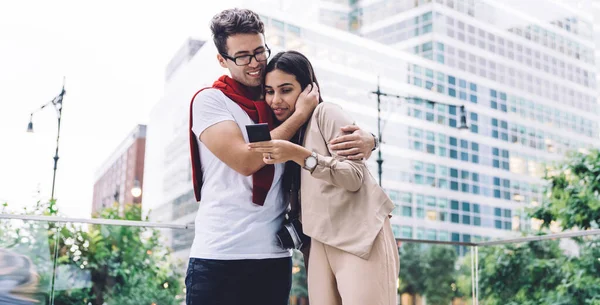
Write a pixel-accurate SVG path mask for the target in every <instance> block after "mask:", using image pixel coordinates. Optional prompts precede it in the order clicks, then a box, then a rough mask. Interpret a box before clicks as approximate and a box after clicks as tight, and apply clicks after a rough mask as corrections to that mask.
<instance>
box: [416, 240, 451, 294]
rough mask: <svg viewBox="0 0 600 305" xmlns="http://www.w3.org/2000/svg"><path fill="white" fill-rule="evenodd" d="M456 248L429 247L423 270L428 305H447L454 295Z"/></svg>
mask: <svg viewBox="0 0 600 305" xmlns="http://www.w3.org/2000/svg"><path fill="white" fill-rule="evenodd" d="M456 258H457V255H456V250H455V249H454V248H451V247H446V246H432V247H429V251H428V252H427V255H426V258H425V261H426V266H425V270H424V274H425V279H424V293H425V295H426V296H427V304H428V305H447V304H449V303H450V302H451V301H452V298H453V297H454V296H455V289H456V288H455V286H456V269H455V268H454V265H455V264H456Z"/></svg>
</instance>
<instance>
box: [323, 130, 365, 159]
mask: <svg viewBox="0 0 600 305" xmlns="http://www.w3.org/2000/svg"><path fill="white" fill-rule="evenodd" d="M342 132H344V133H346V134H345V135H343V136H339V137H337V138H335V139H333V140H331V142H330V143H329V144H330V145H331V150H333V151H336V153H337V154H338V155H339V156H344V157H347V158H348V159H350V160H361V159H368V158H369V157H370V156H371V152H372V151H373V148H374V147H375V139H374V138H373V135H372V134H370V133H368V132H366V131H364V130H362V129H360V128H359V127H358V126H356V125H348V126H344V127H342Z"/></svg>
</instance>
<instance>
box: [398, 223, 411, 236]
mask: <svg viewBox="0 0 600 305" xmlns="http://www.w3.org/2000/svg"><path fill="white" fill-rule="evenodd" d="M400 234H401V236H402V238H412V237H413V234H412V227H406V226H402V227H400Z"/></svg>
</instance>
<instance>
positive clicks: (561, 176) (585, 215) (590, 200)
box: [532, 150, 600, 230]
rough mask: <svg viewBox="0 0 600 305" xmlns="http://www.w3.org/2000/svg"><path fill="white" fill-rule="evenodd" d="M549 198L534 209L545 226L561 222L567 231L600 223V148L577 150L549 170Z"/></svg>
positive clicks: (533, 213) (593, 226)
mask: <svg viewBox="0 0 600 305" xmlns="http://www.w3.org/2000/svg"><path fill="white" fill-rule="evenodd" d="M544 179H545V180H546V181H547V182H548V191H547V195H548V197H549V198H548V200H545V201H544V202H543V203H542V205H540V206H539V207H537V208H536V209H534V210H533V211H532V217H534V218H537V219H540V220H541V221H542V222H543V224H542V225H543V226H544V227H548V226H550V224H551V223H552V222H553V221H558V222H559V224H560V226H561V227H562V229H563V230H570V229H583V230H587V229H591V228H598V226H599V225H600V151H598V150H592V151H591V152H590V153H588V154H582V153H574V154H572V155H571V156H570V157H569V158H568V159H567V160H566V161H565V162H563V163H561V164H558V165H557V166H555V168H554V169H553V170H550V171H548V172H547V173H546V176H545V177H544Z"/></svg>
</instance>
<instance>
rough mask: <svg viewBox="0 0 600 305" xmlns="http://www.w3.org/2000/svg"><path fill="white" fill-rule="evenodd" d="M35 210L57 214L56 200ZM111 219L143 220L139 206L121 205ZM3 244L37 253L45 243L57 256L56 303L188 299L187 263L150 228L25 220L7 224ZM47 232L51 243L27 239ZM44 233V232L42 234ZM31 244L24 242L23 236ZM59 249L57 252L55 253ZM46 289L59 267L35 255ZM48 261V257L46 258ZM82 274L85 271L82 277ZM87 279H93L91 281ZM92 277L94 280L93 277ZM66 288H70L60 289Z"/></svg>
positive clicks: (104, 214)
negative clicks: (185, 293) (185, 290)
mask: <svg viewBox="0 0 600 305" xmlns="http://www.w3.org/2000/svg"><path fill="white" fill-rule="evenodd" d="M26 212H27V213H29V214H43V215H57V214H58V211H57V209H56V204H55V202H50V203H49V204H48V205H42V204H39V203H38V205H36V207H35V208H34V209H33V211H26ZM100 216H101V217H103V218H109V219H122V220H139V219H141V208H140V206H139V205H125V206H124V208H123V210H122V211H119V208H118V206H117V205H115V206H113V207H110V208H107V209H105V210H103V211H102V212H101V215H100ZM0 231H2V232H0V233H2V234H3V236H10V239H3V243H2V244H3V245H2V246H3V247H5V248H8V249H12V248H14V249H26V250H27V251H28V252H23V253H37V252H38V251H39V250H40V249H39V248H40V247H44V246H45V247H47V248H46V249H45V250H46V252H48V249H49V250H50V251H49V252H50V257H51V258H53V257H54V256H55V254H56V257H57V268H56V270H57V273H56V275H57V276H56V280H57V281H56V283H55V288H57V289H55V292H54V297H55V299H54V304H57V305H59V304H65V305H68V304H93V305H96V304H97V305H102V304H107V305H112V304H115V305H116V304H119V305H121V304H124V305H129V304H131V305H133V304H153V303H154V304H173V305H175V304H179V303H181V301H182V300H183V296H182V292H183V287H182V279H183V273H182V272H181V270H182V266H180V265H178V264H177V263H176V262H174V261H173V260H172V259H171V258H170V250H169V249H168V248H166V247H165V246H164V240H161V237H160V233H159V231H158V230H154V229H149V228H146V227H133V226H109V225H90V226H85V225H81V224H74V223H66V224H58V223H45V222H25V223H24V224H23V225H22V226H10V225H3V226H2V229H1V230H0ZM32 232H45V238H47V242H40V240H39V238H37V239H35V238H27V237H30V236H31V235H32ZM36 235H37V236H38V237H39V234H36ZM24 237H25V240H28V241H29V242H28V243H25V244H23V242H22V241H23V240H24ZM55 249H57V252H55ZM32 260H33V262H34V264H35V265H36V267H38V268H37V269H38V273H40V275H41V281H40V290H42V291H43V290H46V287H49V286H50V285H51V282H52V278H53V276H52V275H53V270H54V267H53V266H52V264H48V263H49V262H48V261H47V260H48V259H47V258H45V259H44V258H36V259H32ZM44 260H46V261H44ZM82 275H85V276H83V277H82ZM86 277H87V279H86ZM88 280H91V281H88ZM61 285H62V286H63V288H70V287H74V288H70V289H60V286H61Z"/></svg>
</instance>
